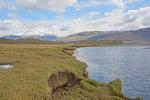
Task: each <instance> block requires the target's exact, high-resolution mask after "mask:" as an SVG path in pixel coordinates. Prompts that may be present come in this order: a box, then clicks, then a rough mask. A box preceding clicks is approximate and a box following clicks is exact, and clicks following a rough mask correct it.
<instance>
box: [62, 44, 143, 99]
mask: <svg viewBox="0 0 150 100" xmlns="http://www.w3.org/2000/svg"><path fill="white" fill-rule="evenodd" d="M107 46H112V47H114V46H120V45H107ZM107 46H105V47H107ZM122 46H132V45H122ZM136 46H141V45H136ZM90 47H102V45H96V46H95V45H92V46H91V45H90V46H85V47H84V46H81V47H80V46H72V47H71V48H68V49H65V53H67V54H68V55H71V56H73V57H75V59H76V60H78V61H80V62H81V63H84V64H85V65H86V67H85V70H84V73H86V75H85V76H84V77H86V78H87V79H89V80H93V79H90V78H89V77H88V72H87V70H86V69H87V67H88V65H87V64H86V62H84V61H81V60H79V59H77V57H76V56H75V55H74V54H75V51H76V50H77V49H79V48H90ZM67 50H69V52H68V51H67ZM70 50H71V51H72V52H71V53H70ZM116 80H118V79H115V80H114V81H116ZM93 81H95V82H97V83H101V82H98V81H96V80H93ZM119 81H120V85H121V91H120V92H121V93H123V91H122V83H121V80H120V79H119ZM112 82H113V81H112ZM112 82H111V81H110V82H108V83H105V82H103V83H104V84H110V83H112ZM122 95H123V97H124V98H125V99H126V100H143V99H142V98H139V97H137V98H135V99H131V98H130V99H129V97H127V96H124V93H123V94H122Z"/></svg>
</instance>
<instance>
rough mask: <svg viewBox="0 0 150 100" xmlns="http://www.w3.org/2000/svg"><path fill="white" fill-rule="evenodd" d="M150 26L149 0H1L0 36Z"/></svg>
mask: <svg viewBox="0 0 150 100" xmlns="http://www.w3.org/2000/svg"><path fill="white" fill-rule="evenodd" d="M145 27H150V0H0V36H4V35H25V36H26V35H43V34H54V35H56V36H58V37H62V36H67V35H71V34H74V33H78V32H83V31H110V30H135V29H139V28H145Z"/></svg>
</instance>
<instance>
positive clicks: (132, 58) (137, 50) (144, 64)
mask: <svg viewBox="0 0 150 100" xmlns="http://www.w3.org/2000/svg"><path fill="white" fill-rule="evenodd" d="M146 48H148V46H135V47H128V46H125V47H88V48H79V49H77V50H76V51H75V54H74V55H75V56H76V57H77V59H79V60H80V61H83V62H85V63H86V64H87V65H88V67H87V71H88V73H89V78H91V79H94V80H97V81H100V82H110V81H112V80H114V79H121V80H122V84H123V92H124V94H125V95H126V96H129V97H132V98H134V97H139V96H140V97H142V98H144V100H150V49H146Z"/></svg>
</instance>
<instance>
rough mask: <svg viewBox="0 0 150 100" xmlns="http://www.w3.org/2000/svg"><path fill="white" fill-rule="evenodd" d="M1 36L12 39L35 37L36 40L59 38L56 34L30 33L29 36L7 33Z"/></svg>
mask: <svg viewBox="0 0 150 100" xmlns="http://www.w3.org/2000/svg"><path fill="white" fill-rule="evenodd" d="M0 38H3V39H12V40H22V39H33V40H34V39H35V40H41V41H55V40H57V37H56V36H55V35H47V34H46V35H28V36H21V35H20V36H18V35H6V36H2V37H0Z"/></svg>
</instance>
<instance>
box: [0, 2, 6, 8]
mask: <svg viewBox="0 0 150 100" xmlns="http://www.w3.org/2000/svg"><path fill="white" fill-rule="evenodd" d="M6 5H7V4H6V2H5V1H4V0H1V1H0V8H5V7H6Z"/></svg>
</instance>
